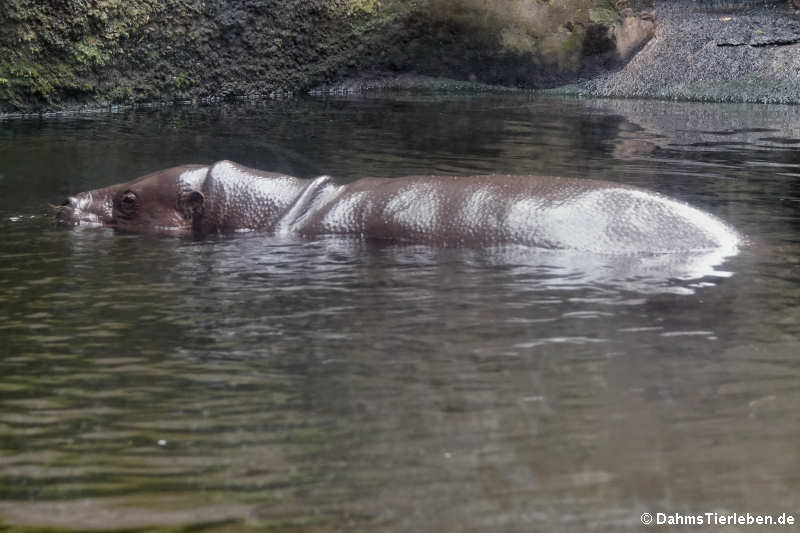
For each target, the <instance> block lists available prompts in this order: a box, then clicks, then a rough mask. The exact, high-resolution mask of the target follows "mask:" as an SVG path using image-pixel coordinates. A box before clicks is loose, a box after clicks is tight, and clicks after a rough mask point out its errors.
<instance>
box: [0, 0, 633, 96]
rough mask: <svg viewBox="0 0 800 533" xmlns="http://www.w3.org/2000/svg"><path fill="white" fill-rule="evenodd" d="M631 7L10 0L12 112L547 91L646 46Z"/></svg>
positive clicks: (511, 1) (3, 73)
mask: <svg viewBox="0 0 800 533" xmlns="http://www.w3.org/2000/svg"><path fill="white" fill-rule="evenodd" d="M626 9H627V8H626V7H625V5H624V2H620V1H614V0H549V1H544V0H503V1H502V2H501V1H500V0H496V1H495V2H491V1H490V2H487V1H484V0H480V1H479V0H411V1H401V0H170V1H167V0H70V1H63V0H5V1H4V2H3V3H2V4H1V5H0V112H13V111H39V110H52V109H59V108H65V107H75V106H81V105H90V106H95V107H96V106H102V105H106V104H127V103H136V102H154V101H165V100H166V101H173V100H202V99H209V98H235V97H264V96H269V95H281V94H285V93H292V92H298V91H304V90H306V89H308V88H310V87H312V86H316V85H321V84H325V83H331V82H334V81H337V80H340V79H343V78H345V77H349V76H353V75H359V74H364V73H370V72H375V71H384V72H385V71H389V72H415V73H418V74H428V75H435V76H447V77H452V78H456V79H466V80H473V81H478V82H484V83H494V84H503V85H511V86H522V87H547V86H553V85H556V84H559V83H563V82H567V81H570V80H572V79H575V78H576V77H577V76H578V75H579V74H580V73H582V72H584V73H585V72H587V71H593V70H603V69H605V68H608V67H609V66H613V65H614V64H615V63H616V62H619V61H620V60H621V59H623V58H622V56H624V55H625V54H626V53H627V52H629V51H630V49H632V48H635V47H636V46H637V43H640V42H641V41H642V39H645V40H646V38H647V35H646V34H647V28H644V30H641V28H640V29H639V30H641V31H638V33H637V32H633V34H634V38H633V39H632V42H631V43H627V41H626V39H627V40H631V39H629V36H630V35H631V32H630V31H627V30H625V28H626V24H628V26H630V20H631V17H630V16H628V15H630V12H629V10H627V11H626ZM628 29H630V28H628ZM625 31H627V33H626V34H625V36H624V37H623V33H625ZM639 34H640V35H639ZM636 35H639V37H638V41H637V37H636ZM626 43H627V44H626ZM623 45H624V46H623ZM626 46H627V48H625V47H626Z"/></svg>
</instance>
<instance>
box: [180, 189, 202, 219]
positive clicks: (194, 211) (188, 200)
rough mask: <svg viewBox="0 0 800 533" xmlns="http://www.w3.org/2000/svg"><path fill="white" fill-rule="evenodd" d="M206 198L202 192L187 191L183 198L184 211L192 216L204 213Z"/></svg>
mask: <svg viewBox="0 0 800 533" xmlns="http://www.w3.org/2000/svg"><path fill="white" fill-rule="evenodd" d="M205 201H206V197H205V196H204V195H203V193H201V192H200V191H187V192H185V193H183V195H182V197H181V203H182V204H183V209H184V211H185V212H186V213H187V215H190V216H197V215H200V214H201V213H202V212H203V202H205Z"/></svg>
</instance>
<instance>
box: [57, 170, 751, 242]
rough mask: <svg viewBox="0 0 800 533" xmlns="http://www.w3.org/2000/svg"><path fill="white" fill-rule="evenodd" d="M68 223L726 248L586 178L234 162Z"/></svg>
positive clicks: (117, 189) (717, 224)
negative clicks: (347, 171) (321, 171)
mask: <svg viewBox="0 0 800 533" xmlns="http://www.w3.org/2000/svg"><path fill="white" fill-rule="evenodd" d="M56 220H57V222H58V223H59V224H60V225H65V226H77V225H102V226H111V227H114V228H117V229H120V230H126V231H135V232H148V233H165V234H176V235H184V234H199V235H205V234H210V233H230V232H238V231H260V232H265V233H268V234H274V235H280V236H297V237H304V238H313V237H317V236H323V235H342V236H351V237H355V238H360V239H368V240H384V241H391V242H406V243H423V244H431V245H435V246H469V247H482V246H493V245H504V244H519V245H526V246H534V247H541V248H548V249H571V250H580V251H587V252H598V253H611V254H622V253H670V252H687V251H698V250H709V249H718V248H725V249H727V250H728V251H729V252H730V254H726V255H733V254H735V253H736V251H737V247H738V245H739V243H740V242H741V239H740V237H739V235H738V234H737V233H736V232H735V231H734V230H733V229H731V228H730V227H728V226H727V225H725V224H724V223H723V222H722V221H720V220H719V219H717V218H715V217H714V216H712V215H710V214H707V213H704V212H703V211H700V210H698V209H695V208H693V207H691V206H689V205H686V204H684V203H681V202H678V201H676V200H672V199H669V198H667V197H664V196H662V195H659V194H656V193H652V192H649V191H646V190H643V189H637V188H635V187H630V186H625V185H619V184H615V183H610V182H603V181H595V180H588V179H573V178H556V177H544V176H510V175H487V176H470V177H448V176H409V177H402V178H391V179H387V178H363V179H360V180H357V181H354V182H352V183H347V184H344V185H338V184H336V183H335V182H334V181H333V179H332V178H330V177H329V176H321V177H319V178H316V179H313V180H306V179H299V178H294V177H292V176H287V175H284V174H276V173H271V172H263V171H259V170H255V169H251V168H247V167H244V166H241V165H238V164H236V163H233V162H230V161H220V162H217V163H214V164H213V165H210V166H202V165H185V166H180V167H174V168H169V169H166V170H161V171H159V172H155V173H153V174H148V175H147V176H143V177H141V178H138V179H135V180H133V181H129V182H127V183H121V184H118V185H112V186H110V187H106V188H103V189H96V190H92V191H87V192H83V193H80V194H77V195H76V196H74V197H70V198H68V199H67V200H65V201H64V202H63V204H62V205H61V207H59V209H58V213H57V215H56Z"/></svg>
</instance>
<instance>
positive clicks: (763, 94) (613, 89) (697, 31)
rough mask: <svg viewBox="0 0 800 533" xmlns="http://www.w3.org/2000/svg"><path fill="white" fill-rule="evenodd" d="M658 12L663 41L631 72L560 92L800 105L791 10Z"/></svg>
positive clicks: (658, 8) (683, 6) (797, 32)
mask: <svg viewBox="0 0 800 533" xmlns="http://www.w3.org/2000/svg"><path fill="white" fill-rule="evenodd" d="M696 6H697V4H692V3H690V2H659V3H656V5H655V13H654V14H655V19H656V23H657V26H656V34H655V36H654V37H653V39H651V40H650V42H648V43H647V45H645V47H644V48H643V49H642V50H641V51H640V52H639V53H638V54H637V55H636V56H634V57H633V58H632V59H631V61H630V62H629V63H628V64H627V65H625V67H624V68H622V69H620V70H617V71H615V72H611V73H604V74H601V75H599V76H596V77H593V78H591V79H588V80H584V81H581V82H579V83H577V84H574V85H570V86H567V87H562V88H560V89H557V90H556V92H559V93H571V94H580V95H586V96H608V97H636V98H659V99H669V100H696V101H715V102H763V103H792V104H797V103H800V15H798V13H797V11H795V10H794V9H793V8H792V7H790V6H789V5H788V4H768V3H764V4H762V5H760V6H759V5H755V6H749V7H748V8H746V9H743V8H736V7H728V8H725V7H723V8H715V9H713V10H712V9H698V8H697V7H696Z"/></svg>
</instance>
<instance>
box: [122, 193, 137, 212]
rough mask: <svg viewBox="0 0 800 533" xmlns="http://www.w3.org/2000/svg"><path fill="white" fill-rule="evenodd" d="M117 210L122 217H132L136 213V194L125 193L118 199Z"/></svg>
mask: <svg viewBox="0 0 800 533" xmlns="http://www.w3.org/2000/svg"><path fill="white" fill-rule="evenodd" d="M118 206H119V210H120V211H121V212H122V214H124V215H132V214H133V213H134V212H135V211H136V194H134V193H133V192H132V191H125V192H124V193H123V194H122V196H121V197H120V199H119V203H118Z"/></svg>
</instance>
